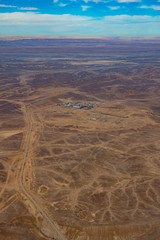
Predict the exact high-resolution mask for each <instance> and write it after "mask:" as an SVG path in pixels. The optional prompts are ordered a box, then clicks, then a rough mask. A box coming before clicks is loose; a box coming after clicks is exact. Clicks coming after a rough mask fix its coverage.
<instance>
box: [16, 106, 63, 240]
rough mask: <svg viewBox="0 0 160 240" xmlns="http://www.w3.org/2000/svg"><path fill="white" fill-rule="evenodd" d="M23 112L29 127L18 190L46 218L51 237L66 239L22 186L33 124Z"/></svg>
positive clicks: (27, 112) (27, 113)
mask: <svg viewBox="0 0 160 240" xmlns="http://www.w3.org/2000/svg"><path fill="white" fill-rule="evenodd" d="M25 112H26V118H27V119H28V124H29V129H28V133H27V139H26V145H25V150H24V155H23V159H22V165H21V168H20V171H19V177H18V182H19V187H20V191H21V192H22V194H23V195H24V196H25V197H26V198H27V200H28V201H29V202H30V203H31V204H32V206H34V208H35V209H36V210H37V211H38V212H39V213H41V215H42V216H43V218H44V219H45V220H46V222H47V223H48V227H49V228H50V229H51V232H53V233H52V236H53V238H55V239H56V240H67V238H66V236H65V235H64V234H63V233H62V231H61V230H60V228H59V227H58V225H57V224H56V223H55V222H54V221H53V220H51V219H50V217H49V216H48V214H47V213H46V212H45V211H44V210H43V208H42V207H41V206H40V205H39V203H37V202H36V200H35V199H34V198H33V196H31V195H30V194H29V193H28V192H27V190H26V189H25V186H24V182H23V175H24V169H25V164H26V162H27V156H28V152H29V147H30V144H31V135H32V129H33V124H32V121H31V118H30V113H29V111H27V109H25Z"/></svg>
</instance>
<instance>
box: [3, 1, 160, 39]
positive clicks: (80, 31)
mask: <svg viewBox="0 0 160 240" xmlns="http://www.w3.org/2000/svg"><path fill="white" fill-rule="evenodd" d="M159 13H160V1H159V0H153V1H152V3H151V2H150V1H149V0H109V1H107V0H79V1H78V0H69V1H66V0H52V1H51V0H46V1H45V2H43V1H38V0H30V1H27V0H22V1H18V0H13V1H12V3H9V1H7V0H0V36H1V37H5V36H19V37H21V36H23V37H24V36H32V37H38V36H43V37H45V36H48V37H49V36H52V37H56V36H58V37H123V38H124V37H125V38H128V37H129V38H130V37H145V38H146V37H160V31H159V29H160V15H159Z"/></svg>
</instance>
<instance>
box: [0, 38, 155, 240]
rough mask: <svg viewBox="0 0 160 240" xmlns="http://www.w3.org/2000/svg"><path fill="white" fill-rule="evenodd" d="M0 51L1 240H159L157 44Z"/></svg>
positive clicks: (34, 45)
mask: <svg viewBox="0 0 160 240" xmlns="http://www.w3.org/2000/svg"><path fill="white" fill-rule="evenodd" d="M0 52H1V54H0V113H1V114H0V240H3V239H5V240H9V239H12V240H25V239H26V240H46V239H56V240H159V239H160V187H159V186H160V157H159V156H160V137H159V136H160V106H159V102H160V78H159V76H160V69H159V57H160V43H159V41H158V40H155V41H154V40H133V41H131V40H128V41H127V40H126V41H124V40H123V41H122V40H113V39H112V40H111V41H110V40H109V39H107V40H104V39H101V40H98V39H93V40H91V39H85V40H83V39H80V40H79V39H74V40H73V39H67V40H65V39H45V40H44V39H39V40H37V39H24V40H23V39H20V40H18V39H16V40H14V39H13V40H9V41H8V40H2V39H1V40H0ZM90 106H91V107H90Z"/></svg>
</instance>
